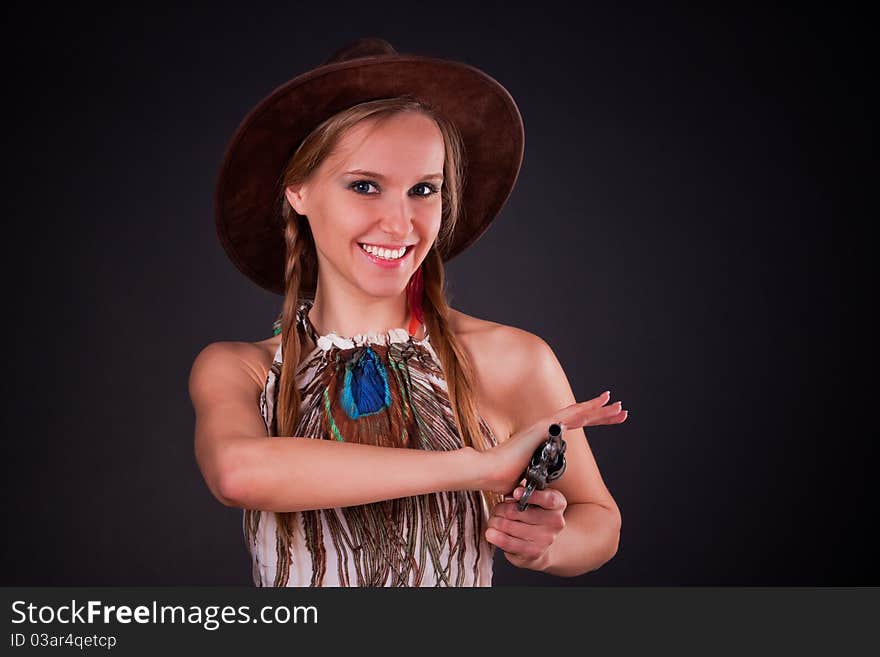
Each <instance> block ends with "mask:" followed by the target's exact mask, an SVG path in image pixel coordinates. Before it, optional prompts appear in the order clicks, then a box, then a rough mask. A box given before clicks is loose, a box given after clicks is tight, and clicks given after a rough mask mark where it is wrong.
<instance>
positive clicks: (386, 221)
mask: <svg viewBox="0 0 880 657" xmlns="http://www.w3.org/2000/svg"><path fill="white" fill-rule="evenodd" d="M386 208H387V209H386V211H385V213H384V214H383V215H382V218H381V219H380V220H379V228H380V230H382V232H383V233H385V234H387V235H388V236H389V237H390V238H391V239H394V240H402V239H404V238H405V237H406V236H407V235H409V234H410V232H412V225H413V221H414V219H415V215H414V213H413V212H411V211H410V209H409V205H408V203H407V201H406V200H400V201H396V202H395V203H393V204H390V206H386Z"/></svg>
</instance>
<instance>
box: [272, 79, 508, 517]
mask: <svg viewBox="0 0 880 657" xmlns="http://www.w3.org/2000/svg"><path fill="white" fill-rule="evenodd" d="M401 112H421V113H423V114H424V115H426V116H428V117H430V118H431V119H433V120H434V121H435V122H436V124H437V126H438V127H439V128H440V132H441V133H442V135H443V142H444V145H445V150H446V157H445V162H444V166H443V185H442V186H441V204H442V213H441V224H440V230H439V233H438V235H437V240H436V242H435V243H434V245H432V247H431V249H430V250H429V252H428V254H427V256H426V257H425V260H424V262H423V263H422V277H423V284H424V290H425V295H424V302H423V311H424V317H425V324H426V325H427V329H428V333H429V335H430V340H431V346H432V347H433V348H434V351H435V352H436V353H437V356H438V357H439V359H440V362H441V365H442V367H443V372H444V375H445V378H446V381H447V387H448V390H449V399H450V402H451V406H452V410H453V413H454V416H455V421H456V424H457V427H458V430H459V433H460V435H461V438H462V442H463V444H464V445H466V446H470V447H473V448H474V449H476V450H478V451H484V450H486V449H488V448H489V447H491V445H490V444H489V441H488V440H487V439H486V438H485V437H484V435H483V433H482V431H481V430H480V426H479V422H480V418H479V411H478V410H477V405H476V402H475V384H474V381H475V375H474V369H473V366H472V364H471V361H470V359H469V358H468V355H467V352H466V351H465V349H464V347H463V346H462V344H461V342H460V341H459V340H458V338H457V337H456V335H455V334H454V333H453V332H452V331H451V330H450V326H449V304H448V301H447V296H446V279H445V272H444V267H443V259H442V257H441V255H440V249H442V248H444V247H445V245H446V244H447V243H448V241H449V239H450V238H451V236H452V234H453V231H454V230H455V224H456V222H457V220H458V218H459V216H460V213H461V211H462V188H463V185H464V177H465V162H464V157H463V156H464V149H463V146H462V142H461V137H460V135H459V133H458V130H457V129H456V127H455V125H454V124H452V123H451V122H449V121H448V120H446V119H445V118H444V117H443V116H442V114H440V113H439V112H437V111H435V110H434V109H433V108H432V107H431V106H429V105H427V104H425V103H423V102H421V101H419V100H416V99H414V98H409V97H407V96H402V97H397V98H384V99H380V100H373V101H369V102H365V103H361V104H359V105H355V106H353V107H350V108H348V109H345V110H343V111H341V112H339V113H337V114H335V115H334V116H332V117H330V118H329V119H327V120H325V121H324V122H323V123H321V124H320V125H319V126H318V127H317V128H315V129H314V130H313V131H312V132H311V133H310V134H309V135H308V136H307V137H306V138H305V140H304V141H303V142H302V144H301V145H300V146H299V148H298V149H297V151H296V152H295V153H294V155H293V157H291V159H290V161H289V162H288V164H287V167H286V168H285V170H284V173H283V174H282V176H281V179H280V181H279V190H278V196H277V203H278V207H277V215H276V216H278V217H279V218H280V220H281V221H283V225H284V226H283V227H284V238H285V242H286V244H287V257H286V262H285V268H284V281H285V285H284V304H283V308H282V316H281V342H282V347H281V349H282V353H283V354H284V358H283V359H282V360H283V362H282V366H281V374H280V379H279V389H278V397H277V401H276V409H275V417H276V418H277V423H278V424H277V427H278V434H279V435H280V436H290V435H293V434H292V432H293V431H295V429H296V427H297V423H298V421H299V409H300V401H301V398H300V393H299V389H298V387H297V386H296V385H295V373H296V369H297V366H298V364H299V361H300V358H301V355H302V350H303V349H304V345H303V344H301V343H300V337H299V336H300V333H299V331H298V329H297V326H296V309H297V305H298V303H299V300H300V299H302V298H308V299H314V296H315V291H316V287H317V273H318V260H317V253H316V249H315V242H314V237H313V236H312V233H311V230H310V228H309V224H308V221H307V220H306V218H305V217H304V216H303V215H300V214H299V213H297V212H296V211H295V210H294V209H293V207H291V205H290V203H289V202H288V201H287V198H286V196H285V193H284V191H285V189H286V188H287V187H288V186H291V185H297V184H300V183H302V182H305V181H306V180H307V179H308V178H309V176H310V175H311V174H312V172H313V171H315V170H316V169H317V168H318V167H319V166H320V165H321V163H322V162H323V161H324V160H325V159H326V158H327V157H328V156H329V155H330V153H331V152H332V151H333V149H334V147H335V146H336V144H337V143H338V142H339V140H340V139H341V138H342V136H343V135H344V134H345V133H346V131H347V130H349V129H350V128H352V127H353V126H355V125H357V124H358V123H360V122H361V121H364V120H366V119H370V120H374V121H377V122H381V121H383V120H387V119H388V118H390V117H391V116H393V115H395V114H398V113H401ZM482 493H483V495H484V497H485V499H486V501H487V505H488V507H489V509H490V510H491V509H492V507H493V506H494V505H495V504H497V503H498V502H499V501H501V499H502V496H501V495H500V494H498V493H495V492H493V491H482Z"/></svg>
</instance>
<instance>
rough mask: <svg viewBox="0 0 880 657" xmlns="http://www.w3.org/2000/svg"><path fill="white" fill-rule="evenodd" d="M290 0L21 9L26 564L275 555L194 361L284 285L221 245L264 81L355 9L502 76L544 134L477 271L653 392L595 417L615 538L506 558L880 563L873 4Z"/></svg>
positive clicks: (708, 571)
mask: <svg viewBox="0 0 880 657" xmlns="http://www.w3.org/2000/svg"><path fill="white" fill-rule="evenodd" d="M282 4H283V3H273V4H266V5H263V6H260V5H259V4H255V3H242V4H240V5H239V6H237V7H236V6H230V7H228V8H223V9H218V8H213V9H201V10H174V11H162V10H159V9H157V8H155V7H152V6H149V7H141V8H139V9H135V8H130V7H127V8H125V9H121V8H115V9H111V10H110V11H111V13H110V14H101V15H97V14H95V13H94V12H92V11H90V10H89V11H86V10H80V9H73V8H63V7H61V8H57V9H52V10H51V11H49V10H48V9H46V10H44V11H42V12H41V13H39V14H37V13H35V11H30V12H28V13H26V12H25V11H24V10H22V9H21V8H15V7H14V6H13V8H10V9H7V10H6V11H7V15H6V17H5V25H6V28H7V30H6V31H7V34H6V37H5V38H4V45H3V49H4V51H5V52H4V58H3V59H4V85H5V90H4V91H5V93H4V95H5V97H6V101H5V104H4V113H6V115H7V118H6V121H5V125H6V131H7V133H8V134H7V137H6V140H7V149H6V153H5V155H6V158H5V163H6V167H5V168H6V171H7V175H6V177H5V183H6V184H5V186H4V187H5V193H4V198H3V201H4V206H5V208H4V209H5V212H4V219H5V222H4V224H5V225H4V227H5V232H6V235H5V239H4V243H5V247H6V248H5V254H6V257H5V258H4V269H5V274H6V275H5V277H4V280H5V281H6V286H5V291H4V292H5V302H6V309H7V311H8V312H7V317H6V319H5V329H6V333H7V366H6V371H7V376H6V377H4V379H3V386H4V390H3V396H4V400H5V404H6V409H5V412H4V414H3V423H4V424H3V429H4V430H3V441H2V444H3V448H2V449H3V459H4V462H5V464H6V468H7V477H6V479H5V485H6V491H5V497H4V500H5V505H4V509H5V514H6V518H5V520H6V522H5V529H6V540H5V541H4V544H3V567H2V584H5V585H123V584H125V585H150V584H157V585H183V584H187V585H190V584H249V583H250V582H251V580H250V561H249V557H248V555H247V552H246V548H245V545H244V542H243V538H242V534H241V511H240V510H238V509H229V508H225V507H223V506H222V505H220V504H219V503H218V502H217V501H215V500H214V499H213V498H212V497H211V495H210V494H209V492H208V489H207V487H206V486H205V484H204V482H203V481H202V479H201V476H200V474H199V471H198V469H197V467H196V463H195V460H194V456H193V445H192V431H193V419H194V418H193V411H192V408H191V405H190V401H189V397H188V393H187V377H188V374H189V368H190V366H191V364H192V360H193V358H194V357H195V355H196V354H197V353H198V351H199V350H200V349H202V348H203V347H204V346H205V345H207V344H208V343H210V342H213V341H216V340H257V339H262V338H265V337H268V336H269V334H270V332H271V324H272V321H273V320H274V319H275V316H276V314H277V312H278V310H279V308H280V301H281V299H280V297H276V296H274V295H271V294H269V293H267V292H264V291H262V290H261V289H259V288H257V287H256V286H255V285H253V284H252V283H250V282H249V281H248V280H247V279H246V278H245V277H244V276H242V275H241V274H239V273H238V271H237V270H236V269H235V268H234V267H233V266H232V264H230V262H229V261H228V260H227V259H226V257H225V254H224V253H223V251H222V249H221V247H220V244H219V242H218V240H217V237H216V234H215V232H214V224H213V214H212V213H213V205H212V202H213V199H212V194H213V186H214V182H215V178H216V175H217V171H218V167H219V163H220V158H221V157H222V155H223V152H224V149H225V147H226V143H227V140H228V139H229V138H230V137H231V135H232V133H233V131H234V129H235V128H236V126H237V125H238V123H239V121H240V120H241V119H242V118H243V116H244V115H245V113H246V112H247V111H248V109H249V108H250V107H251V106H253V105H254V104H255V103H256V102H257V101H259V100H260V99H261V98H262V97H263V96H265V95H266V94H267V93H269V92H270V91H271V90H272V89H274V88H275V87H276V86H278V85H280V84H281V83H283V82H284V81H286V80H287V79H289V78H291V77H293V76H295V75H296V74H298V73H300V72H302V71H304V70H306V69H308V68H311V67H313V66H316V65H318V64H319V63H321V62H322V61H324V60H325V59H326V58H327V57H328V56H329V55H330V53H332V52H333V51H334V50H336V49H337V48H338V47H340V46H341V45H343V44H345V43H348V42H349V41H351V40H353V39H355V38H358V37H361V36H380V37H382V38H385V39H387V40H389V41H390V42H391V43H392V44H394V45H395V46H396V47H397V49H398V50H400V51H404V52H420V53H423V54H432V55H436V56H441V57H448V58H451V59H459V60H461V61H465V62H467V63H470V64H473V65H475V66H478V67H480V68H482V69H484V70H485V71H487V72H488V73H489V74H491V75H492V76H493V77H495V78H496V79H497V80H499V81H500V82H501V83H502V84H504V85H505V86H506V87H507V88H508V89H509V91H510V92H511V94H512V95H513V97H514V98H515V99H516V101H517V102H518V104H519V107H520V110H521V112H522V115H523V118H524V121H525V127H526V148H525V160H524V163H523V167H522V171H521V173H520V178H519V181H518V184H517V187H516V189H515V190H514V192H513V194H512V196H511V198H510V200H509V201H508V203H507V205H506V206H505V208H504V209H503V211H502V213H501V215H500V216H499V217H498V219H497V220H496V222H495V223H494V224H493V226H492V227H491V228H490V230H489V231H488V232H487V233H486V234H485V235H484V236H483V237H482V238H481V239H480V240H479V241H478V242H477V243H476V244H475V245H474V246H473V247H472V248H471V249H470V250H468V251H467V252H466V253H464V254H463V255H461V256H459V257H457V258H456V259H454V260H453V261H452V262H450V263H449V265H448V274H449V277H450V279H451V282H450V289H451V296H452V304H453V306H455V307H457V308H459V309H461V310H462V311H464V312H467V313H470V314H474V315H476V316H478V317H483V318H486V319H491V320H494V321H497V322H501V323H504V324H509V325H513V326H518V327H520V328H523V329H526V330H528V331H531V332H534V333H536V334H538V335H540V336H541V337H542V338H544V339H545V340H546V341H547V342H548V343H549V344H550V345H551V346H552V347H553V349H554V350H555V352H556V354H557V356H558V357H559V360H560V361H561V363H562V364H563V366H564V368H565V370H566V372H567V373H568V376H569V379H570V381H571V384H572V387H573V389H574V391H575V395H576V396H577V397H578V399H588V398H590V397H593V396H595V395H596V394H598V393H599V392H601V391H602V390H605V389H611V390H612V394H613V398H614V399H622V400H623V401H624V404H625V407H626V408H629V409H631V413H630V417H629V419H628V420H627V422H626V423H625V424H624V425H621V426H617V427H605V428H594V429H589V430H588V431H587V435H588V437H589V439H590V444H591V446H592V449H593V451H594V453H595V455H596V458H597V461H598V463H599V467H600V469H601V472H602V474H603V476H604V478H605V481H606V483H607V485H608V487H609V489H610V490H611V492H612V494H613V495H614V496H615V498H616V500H617V501H618V503H619V505H620V508H621V510H622V513H623V531H622V538H621V544H620V550H619V552H618V554H617V556H616V557H615V558H614V559H613V560H612V561H611V562H609V563H608V564H606V565H605V566H604V567H603V568H601V569H600V570H599V571H597V572H594V573H590V574H588V575H585V576H582V577H578V578H572V579H564V578H555V577H551V576H544V575H540V574H537V573H533V572H530V571H519V570H517V569H515V568H513V567H512V566H511V565H510V564H508V563H507V561H506V560H505V559H504V558H503V555H502V554H501V553H500V552H499V553H498V555H497V557H496V562H495V563H496V571H495V572H496V574H495V584H496V585H506V584H515V583H517V584H548V585H560V586H569V585H581V586H583V585H587V586H589V585H599V584H602V585H825V584H828V585H831V584H833V585H858V584H874V585H876V584H878V583H880V581H878V580H880V578H878V570H877V566H876V565H875V560H874V559H872V558H869V557H871V556H873V555H874V554H876V552H877V548H878V546H877V543H876V539H873V538H871V537H870V534H869V533H868V532H869V531H870V529H871V525H872V523H873V522H874V516H875V515H876V512H875V507H874V505H873V502H872V497H871V496H870V494H869V489H868V471H869V468H872V466H873V460H872V458H871V457H872V456H873V454H874V452H875V450H874V448H873V445H872V444H871V442H870V439H869V434H871V433H872V432H873V427H872V426H871V425H872V424H873V423H871V422H870V421H868V420H866V419H865V418H866V417H867V415H868V413H869V411H870V408H871V401H872V400H868V399H867V391H866V390H864V389H863V388H861V387H860V384H859V379H858V377H857V375H858V374H859V373H860V372H861V371H862V370H864V369H867V365H866V363H867V353H866V351H864V350H865V349H867V341H866V340H864V337H865V336H864V333H860V332H858V331H859V329H860V328H861V326H862V325H861V324H860V323H859V322H858V321H857V318H856V309H857V304H858V303H859V300H860V299H866V300H867V299H870V303H873V302H874V300H873V296H872V297H864V296H862V295H860V294H859V292H858V290H857V285H858V281H859V280H861V277H862V276H863V275H864V274H865V273H866V272H865V271H863V270H864V269H866V268H865V267H864V265H863V261H862V260H861V259H860V257H859V256H858V255H857V246H858V245H859V239H858V235H857V233H856V232H855V229H856V228H857V222H859V221H862V220H863V219H864V218H865V217H866V216H869V215H868V210H867V206H855V204H853V203H851V202H850V201H851V200H852V199H853V198H854V197H853V193H852V192H854V191H856V190H858V189H860V188H864V187H865V186H866V185H867V184H868V180H869V178H868V176H867V175H866V169H865V168H864V164H865V163H866V161H867V156H868V155H871V154H872V153H871V152H870V151H871V149H872V148H873V143H872V139H873V126H872V125H871V124H870V123H869V118H868V117H869V112H868V108H867V105H866V102H865V100H864V99H865V93H866V91H865V83H866V81H867V79H868V78H867V74H866V73H865V72H864V71H863V70H862V67H861V65H860V62H861V60H862V58H863V57H865V56H866V52H865V50H866V49H865V48H863V46H862V42H861V41H860V36H859V35H858V33H857V31H856V29H855V28H856V26H857V25H858V24H859V22H860V19H859V17H857V16H854V17H849V16H846V15H844V14H833V15H828V14H825V15H821V16H805V15H802V14H788V13H775V12H768V11H762V12H754V13H745V12H744V11H742V10H737V11H733V10H728V11H725V12H723V13H695V12H693V11H690V12H685V11H684V10H682V9H653V10H646V9H645V8H634V7H630V8H621V9H616V10H611V9H609V8H608V7H607V6H601V7H590V6H586V7H585V8H584V9H583V10H582V14H581V15H580V16H573V15H571V14H570V13H569V12H568V10H567V9H565V8H564V6H563V5H559V6H554V5H553V4H550V3H540V6H538V5H535V4H534V3H530V6H531V7H533V8H532V9H529V10H527V11H520V10H517V9H513V8H511V7H509V6H508V5H506V4H498V5H497V6H493V5H482V6H480V7H478V6H477V5H476V4H475V3H469V4H467V5H463V6H459V7H456V6H454V5H452V4H448V3H440V4H411V5H407V6H401V7H396V6H393V5H388V4H362V5H337V4H335V3H334V4H333V6H331V5H330V4H329V3H328V4H326V5H325V4H321V3H316V4H315V5H311V4H310V5H301V6H299V7H297V6H295V5H293V4H291V3H288V4H287V6H285V7H281V5H282ZM534 7H537V9H535V8H534ZM59 12H60V13H59ZM871 182H873V179H872V180H871ZM328 483H329V482H328Z"/></svg>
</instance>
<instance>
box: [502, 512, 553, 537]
mask: <svg viewBox="0 0 880 657" xmlns="http://www.w3.org/2000/svg"><path fill="white" fill-rule="evenodd" d="M487 527H489V528H491V529H494V530H496V531H499V532H502V533H504V534H507V535H508V536H512V537H514V538H519V539H522V540H524V541H537V540H538V538H539V537H540V536H542V535H544V534H545V533H546V530H545V529H544V528H543V527H541V526H539V525H530V524H528V523H525V522H520V521H519V520H513V519H511V518H502V517H501V516H498V515H495V516H492V517H491V518H489V523H488V525H487Z"/></svg>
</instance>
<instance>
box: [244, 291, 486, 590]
mask: <svg viewBox="0 0 880 657" xmlns="http://www.w3.org/2000/svg"><path fill="white" fill-rule="evenodd" d="M310 308H311V301H309V300H305V301H301V302H300V304H299V307H298V309H297V327H298V329H299V330H302V331H305V332H306V333H307V334H308V335H309V337H310V338H311V339H312V341H313V343H314V344H316V345H317V346H316V347H315V348H314V349H313V350H312V351H311V353H308V354H306V356H305V358H304V360H302V361H301V362H300V365H299V367H298V368H297V373H296V383H297V385H298V386H299V390H300V394H301V400H302V401H301V405H300V419H299V422H298V425H297V428H296V431H295V432H294V435H295V436H301V437H307V438H314V439H318V440H340V441H343V440H344V441H348V442H355V443H365V444H370V445H379V446H383V447H396V448H403V449H426V450H447V451H448V450H455V449H460V448H461V447H462V440H461V436H460V434H459V431H458V429H457V426H456V423H455V419H454V416H453V413H452V407H451V405H450V401H449V395H448V388H447V384H446V380H445V377H444V374H443V370H442V367H441V364H440V360H439V358H438V357H437V354H436V353H435V352H434V349H433V347H432V346H431V343H430V341H429V336H428V335H427V334H426V335H425V337H424V338H422V339H417V338H415V337H414V336H413V335H410V334H409V332H408V331H407V330H405V329H403V328H394V329H390V330H389V331H386V332H380V333H368V334H365V335H357V336H354V337H353V338H344V337H341V336H339V335H337V334H336V333H334V332H330V333H327V334H325V335H320V336H319V335H317V332H316V331H315V329H314V327H313V326H312V324H311V321H309V317H308V310H309V309H310ZM280 323H281V321H280V317H279V319H278V320H276V322H275V326H274V328H275V332H276V334H277V332H278V331H279V330H280ZM281 363H282V353H281V344H279V345H278V349H277V350H276V352H275V357H274V359H273V362H272V365H271V367H270V370H269V373H268V375H267V378H266V384H265V387H264V388H263V392H262V394H261V395H260V410H261V413H262V416H263V420H264V421H265V423H266V428H267V431H268V433H269V435H270V436H277V435H278V433H277V422H276V419H275V400H276V398H277V394H278V383H279V378H280V374H281ZM480 428H481V430H482V431H483V434H484V436H486V438H487V439H488V440H489V443H490V444H492V445H494V444H497V442H496V439H495V436H494V435H493V434H492V431H491V429H490V428H489V426H488V424H486V422H485V420H483V418H480ZM376 476H377V477H381V476H382V473H381V472H377V473H376ZM326 485H327V486H333V482H332V481H328V482H326ZM488 518H489V511H488V506H487V504H486V501H485V499H484V497H483V495H482V494H481V493H480V492H479V491H454V492H453V491H448V492H437V493H431V494H427V495H418V496H413V497H402V498H397V499H393V500H385V501H381V502H375V503H371V504H364V505H357V506H349V507H337V508H331V509H316V510H309V511H301V512H294V513H276V512H273V511H262V510H258V509H245V511H244V518H243V529H244V536H245V540H246V542H247V546H248V551H249V552H250V555H251V557H252V560H253V579H254V584H255V585H256V586H370V587H373V586H407V587H408V586H491V585H492V559H493V555H494V552H495V548H494V546H493V545H492V544H490V543H489V542H488V541H487V540H486V538H485V535H484V534H485V531H486V529H487V527H488Z"/></svg>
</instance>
